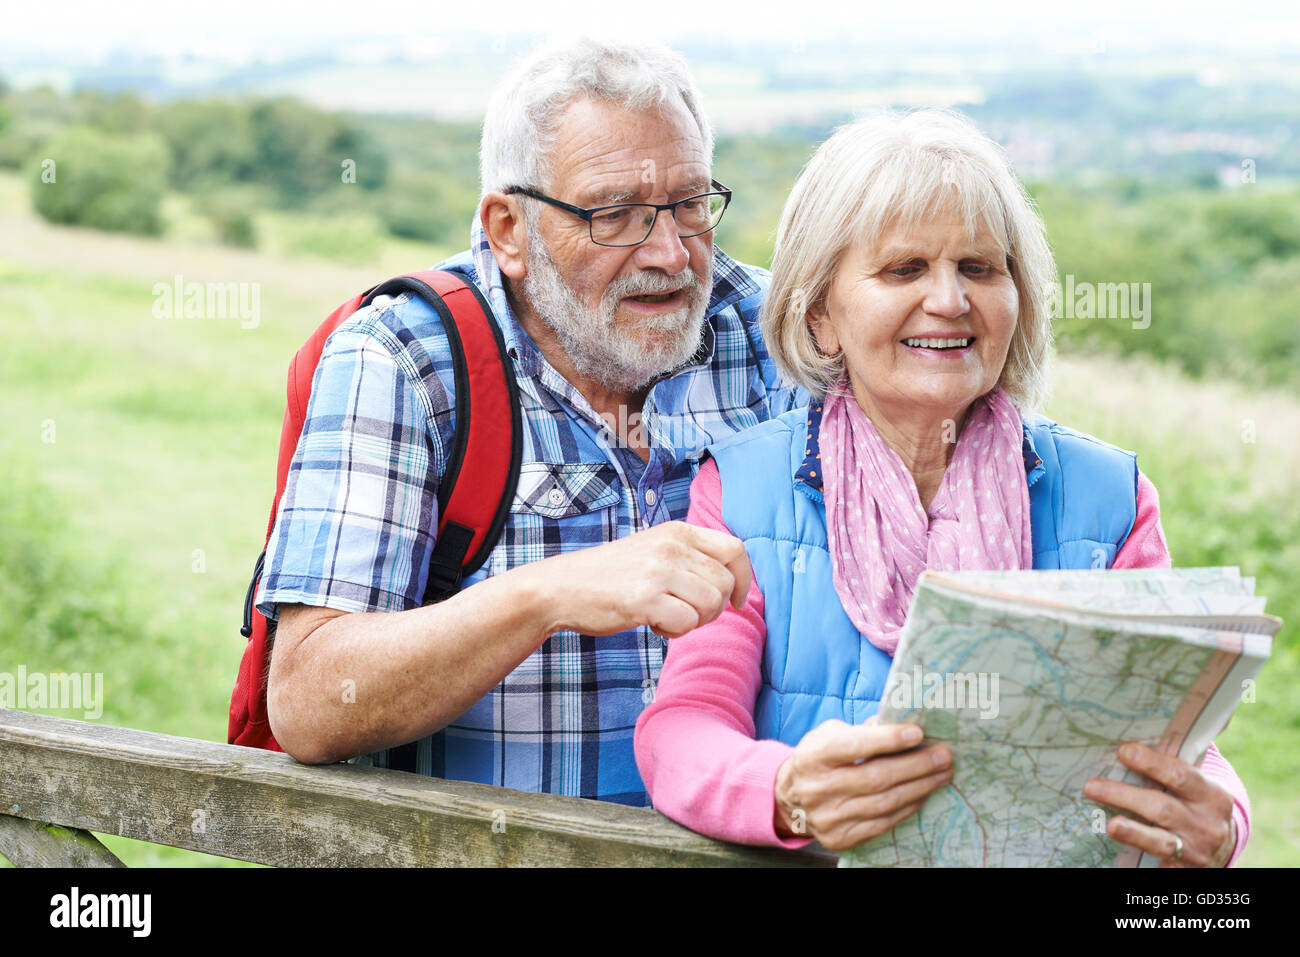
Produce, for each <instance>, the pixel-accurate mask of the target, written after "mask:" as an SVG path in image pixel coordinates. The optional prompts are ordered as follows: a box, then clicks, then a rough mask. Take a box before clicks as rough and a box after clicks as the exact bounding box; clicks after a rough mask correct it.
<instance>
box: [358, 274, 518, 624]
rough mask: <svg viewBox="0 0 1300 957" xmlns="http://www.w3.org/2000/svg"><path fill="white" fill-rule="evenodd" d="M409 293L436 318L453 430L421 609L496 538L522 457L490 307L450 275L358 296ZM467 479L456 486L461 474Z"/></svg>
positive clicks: (416, 277) (506, 360) (506, 366)
mask: <svg viewBox="0 0 1300 957" xmlns="http://www.w3.org/2000/svg"><path fill="white" fill-rule="evenodd" d="M402 293H411V294H413V295H416V296H419V297H420V298H421V299H423V300H424V301H425V302H427V303H428V304H429V305H430V306H431V307H432V308H433V309H434V310H435V311H436V312H437V313H438V315H439V317H440V318H441V319H442V324H443V328H444V329H445V330H446V333H447V342H448V344H449V346H450V348H451V359H452V370H453V377H454V379H455V393H456V409H455V418H456V430H455V434H454V436H453V438H452V444H451V448H450V449H449V450H448V452H447V457H446V461H445V469H444V471H443V476H442V480H441V482H439V484H438V537H437V540H436V541H435V544H434V548H433V554H432V555H431V556H430V558H429V573H428V577H427V580H426V584H425V591H424V604H426V605H427V604H429V603H431V602H435V601H441V600H442V599H444V598H447V597H449V596H450V595H453V594H455V593H456V592H457V591H459V590H460V584H461V581H462V580H463V578H464V576H465V575H468V574H471V573H472V572H474V571H476V570H478V569H479V568H480V567H482V565H483V563H484V562H485V561H487V557H488V555H489V554H491V551H492V548H493V546H494V545H495V544H496V541H497V539H498V538H499V537H500V535H501V529H502V528H503V527H504V526H505V522H506V518H507V517H508V516H509V514H510V504H511V501H512V500H513V498H514V490H515V486H516V485H517V484H518V482H519V464H520V460H521V458H522V456H523V435H522V427H521V414H520V409H519V386H518V383H517V382H516V381H515V377H514V373H513V369H512V363H511V360H510V356H509V354H508V353H507V352H506V345H505V339H504V338H503V336H502V335H501V329H500V327H498V326H497V324H496V322H495V320H494V319H493V318H492V309H491V307H490V306H489V305H488V304H487V302H486V301H485V300H484V299H483V294H482V293H480V292H479V290H478V289H477V287H475V286H474V285H473V284H472V283H467V282H465V281H464V280H463V279H462V278H461V277H460V276H458V275H456V274H455V273H452V272H444V271H439V270H426V271H424V272H418V273H411V274H409V275H406V276H398V277H397V278H395V279H390V280H388V281H387V282H385V283H381V284H380V285H378V286H376V287H375V288H374V289H372V290H370V292H369V293H367V294H366V297H365V299H363V300H362V302H361V305H362V306H366V305H369V304H370V303H371V302H372V301H373V300H374V299H375V298H376V297H377V296H397V295H401V294H402ZM462 473H465V474H467V475H468V476H469V480H468V481H466V482H460V481H458V480H459V478H460V476H461V474H462Z"/></svg>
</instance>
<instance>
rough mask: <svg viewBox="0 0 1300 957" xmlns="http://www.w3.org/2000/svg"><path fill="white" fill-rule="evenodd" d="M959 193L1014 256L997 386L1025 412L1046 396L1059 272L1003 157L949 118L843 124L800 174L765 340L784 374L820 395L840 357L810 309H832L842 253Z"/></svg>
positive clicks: (893, 116)
mask: <svg viewBox="0 0 1300 957" xmlns="http://www.w3.org/2000/svg"><path fill="white" fill-rule="evenodd" d="M954 196H955V198H956V202H957V204H958V210H959V212H960V213H961V215H962V218H963V220H964V221H965V223H966V226H967V229H968V230H969V232H970V234H971V235H972V236H974V234H975V233H976V232H977V231H978V229H979V227H980V226H983V227H985V228H987V229H988V230H989V232H990V233H991V234H992V235H993V237H994V238H995V239H996V240H997V242H998V243H999V245H1000V246H1001V248H1002V251H1003V252H1004V253H1005V254H1006V257H1007V263H1008V266H1009V268H1010V272H1011V277H1012V279H1013V280H1014V281H1015V285H1016V292H1017V294H1018V295H1019V300H1020V307H1019V313H1018V315H1017V317H1016V328H1015V331H1014V332H1013V333H1012V337H1011V344H1010V347H1009V348H1008V350H1007V359H1006V363H1005V364H1004V365H1003V368H1002V374H1001V376H1000V377H999V379H998V385H999V386H1000V387H1001V388H1002V390H1003V391H1004V392H1006V394H1007V396H1008V397H1009V398H1010V399H1011V400H1012V402H1014V403H1015V404H1016V406H1017V407H1018V408H1019V409H1020V410H1021V411H1025V412H1027V411H1031V410H1033V409H1035V408H1037V407H1038V405H1039V404H1040V403H1041V402H1042V401H1044V400H1045V399H1046V397H1047V391H1048V387H1047V386H1048V384H1047V361H1048V357H1049V354H1050V352H1051V344H1052V325H1051V310H1050V301H1049V291H1050V284H1051V282H1052V281H1053V280H1054V279H1055V278H1056V266H1055V263H1054V262H1053V260H1052V252H1051V249H1050V248H1049V246H1048V244H1047V237H1046V234H1045V231H1044V228H1043V221H1042V219H1041V218H1040V217H1039V215H1038V213H1037V211H1036V209H1035V208H1034V203H1033V200H1032V199H1030V197H1029V194H1028V193H1026V192H1025V189H1024V187H1023V186H1022V185H1021V184H1020V181H1019V180H1017V179H1016V177H1015V175H1014V174H1013V173H1012V172H1011V169H1010V166H1009V164H1008V162H1007V159H1006V156H1005V155H1004V154H1003V152H1002V150H1001V149H1000V148H999V147H998V145H997V144H996V143H994V142H993V141H992V140H991V139H989V138H988V137H987V136H985V135H984V134H983V133H981V132H980V131H979V129H977V128H976V126H975V124H974V123H972V122H971V121H970V120H969V119H967V118H966V117H964V116H962V115H960V114H958V113H955V112H952V111H949V110H918V111H915V112H911V113H894V112H881V113H877V114H873V115H869V116H866V117H864V118H862V119H860V120H857V121H855V122H853V123H850V124H848V125H846V126H842V127H840V128H839V129H837V130H836V131H835V132H834V134H833V135H832V136H831V137H830V139H828V140H827V141H826V142H825V143H823V144H822V145H821V147H820V148H818V150H817V152H816V153H815V154H814V155H813V157H812V159H811V160H809V161H808V165H807V166H805V167H804V170H803V172H802V173H801V174H800V175H799V179H798V181H797V182H796V183H795V185H794V189H793V190H792V191H791V193H790V198H789V199H788V200H787V201H786V204H785V210H784V211H783V212H782V214H781V225H780V227H779V229H778V230H777V236H776V250H775V253H774V255H773V258H772V284H771V286H770V288H769V289H768V293H767V296H766V300H765V302H764V304H763V312H762V329H763V337H764V341H765V342H766V344H767V348H768V351H769V353H770V354H771V356H772V359H773V361H774V362H775V363H776V366H777V369H778V370H779V371H780V373H781V376H782V378H783V379H785V380H786V381H787V382H789V383H794V384H796V385H801V386H803V387H804V388H806V389H808V390H809V391H810V392H812V393H813V394H815V395H818V396H823V395H825V394H826V390H827V388H828V387H829V386H830V385H832V384H833V383H834V382H836V381H837V380H838V379H839V378H840V377H841V376H842V375H843V373H844V356H843V353H839V354H837V355H835V356H827V355H826V354H824V353H823V352H822V351H821V350H820V349H819V348H818V346H817V341H816V339H815V338H814V336H813V331H812V328H811V326H810V324H809V322H808V310H809V309H810V308H811V307H813V306H817V305H819V304H822V303H824V302H825V299H826V296H827V294H828V292H829V290H830V286H831V282H832V281H833V279H834V277H835V272H836V270H837V269H838V267H839V263H840V261H841V259H842V258H843V256H844V254H845V252H846V251H847V250H848V249H849V248H850V247H852V246H853V245H854V244H856V243H860V242H861V243H866V244H867V245H868V246H872V245H874V244H875V243H877V242H878V241H879V239H880V237H881V236H882V235H883V233H884V231H885V230H886V229H888V228H890V227H892V226H895V225H897V226H898V227H900V228H902V229H904V230H907V229H909V228H911V227H912V226H914V225H915V224H917V223H918V222H920V221H921V220H922V219H924V218H926V217H927V216H928V215H931V214H932V213H933V212H934V211H935V210H936V209H938V208H939V207H940V206H941V205H942V204H944V203H946V202H949V201H951V199H952V198H953V197H954Z"/></svg>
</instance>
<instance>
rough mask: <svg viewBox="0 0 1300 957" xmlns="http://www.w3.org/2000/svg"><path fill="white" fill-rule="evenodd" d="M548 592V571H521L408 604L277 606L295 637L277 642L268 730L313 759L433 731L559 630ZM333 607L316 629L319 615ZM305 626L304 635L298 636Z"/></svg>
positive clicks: (285, 745)
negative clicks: (344, 610) (351, 608)
mask: <svg viewBox="0 0 1300 957" xmlns="http://www.w3.org/2000/svg"><path fill="white" fill-rule="evenodd" d="M545 591H546V589H545V588H544V586H543V581H542V577H541V576H537V575H534V574H532V573H531V572H530V570H529V568H528V566H524V567H521V568H518V569H515V570H513V571H511V572H508V573H506V574H503V575H499V576H495V577H493V578H489V579H487V580H485V581H483V582H480V583H478V584H476V585H474V586H473V587H471V588H467V589H465V590H464V591H462V592H459V593H457V594H456V595H453V596H452V597H451V598H448V599H447V600H446V601H443V602H439V603H438V604H436V605H426V606H424V607H422V608H414V609H411V610H409V611H403V612H366V613H356V614H337V613H331V612H329V611H328V610H326V609H317V608H308V607H306V606H288V607H286V608H283V609H281V625H280V627H281V629H283V628H285V626H286V625H287V626H289V629H290V632H291V634H290V635H281V634H277V638H276V645H277V647H276V650H275V653H274V656H273V658H272V663H271V675H270V681H269V684H268V689H267V710H268V714H269V716H270V720H271V730H272V731H273V733H274V734H275V736H276V739H277V740H278V741H279V743H280V746H281V747H282V748H284V749H285V750H286V751H287V752H288V753H289V754H291V755H293V756H294V757H296V758H298V760H300V761H304V762H307V763H311V764H324V763H328V762H333V761H340V760H345V759H347V758H349V757H352V756H353V755H357V754H364V753H366V752H368V751H374V750H378V749H381V748H386V747H392V746H394V745H397V744H402V743H405V742H408V741H415V740H418V739H420V738H423V737H425V736H426V735H429V734H432V733H433V732H434V731H437V730H438V729H439V728H442V727H444V726H445V725H447V724H448V723H450V722H451V721H452V720H454V719H455V718H456V717H458V716H459V715H461V714H463V713H464V712H465V711H467V710H468V709H469V708H470V707H471V706H472V705H473V704H474V703H475V702H477V701H478V700H479V699H480V698H482V697H483V696H484V695H485V694H487V693H488V692H489V691H491V690H492V688H493V687H495V686H496V685H497V684H498V683H499V682H500V681H501V680H502V679H503V678H504V677H505V676H506V675H508V674H509V673H510V672H511V671H513V670H514V669H515V668H516V667H517V666H518V665H519V663H520V662H522V661H523V660H524V659H525V658H527V657H528V656H529V655H530V654H532V652H533V651H535V650H536V649H537V648H538V647H539V646H540V645H541V644H542V643H543V642H544V641H545V640H546V638H547V637H548V636H549V635H550V634H551V632H552V631H553V630H554V625H556V624H557V623H558V622H557V621H556V620H555V618H554V617H553V615H554V602H553V600H552V598H553V596H548V595H547V594H546V593H545ZM331 614H332V615H333V617H328V618H327V619H326V620H324V621H322V622H321V623H319V624H315V625H314V627H313V616H314V615H324V616H329V615H331ZM306 628H310V630H309V631H307V632H306V634H305V636H303V637H300V638H297V636H296V635H292V632H293V630H294V629H306ZM285 637H290V638H291V640H290V641H289V642H284V641H283V638H285ZM294 638H297V640H293V639H294Z"/></svg>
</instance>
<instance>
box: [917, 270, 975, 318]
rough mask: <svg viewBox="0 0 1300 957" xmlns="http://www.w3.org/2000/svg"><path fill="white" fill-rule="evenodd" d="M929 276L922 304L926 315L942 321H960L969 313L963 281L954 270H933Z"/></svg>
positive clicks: (968, 302)
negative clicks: (937, 317)
mask: <svg viewBox="0 0 1300 957" xmlns="http://www.w3.org/2000/svg"><path fill="white" fill-rule="evenodd" d="M930 276H931V279H930V286H929V289H927V290H926V295H925V302H923V303H922V307H923V308H924V309H925V311H926V312H927V313H929V314H930V315H932V316H939V317H940V318H943V319H960V318H961V317H962V316H964V315H966V313H968V312H969V311H970V300H969V299H967V298H966V284H965V280H964V279H963V278H962V276H961V274H959V273H958V272H957V270H956V269H934V270H932V271H931V273H930Z"/></svg>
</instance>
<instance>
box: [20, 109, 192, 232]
mask: <svg viewBox="0 0 1300 957" xmlns="http://www.w3.org/2000/svg"><path fill="white" fill-rule="evenodd" d="M42 152H44V153H45V154H46V155H45V157H44V158H43V159H42V160H41V161H40V162H38V163H37V164H36V168H35V170H34V171H33V174H32V178H31V196H32V205H33V206H34V207H35V209H36V211H37V212H38V213H40V215H42V216H44V217H45V218H46V219H47V220H49V221H50V222H52V223H65V224H75V225H80V226H91V227H94V228H96V229H108V230H118V231H123V232H132V233H147V234H157V233H160V232H162V226H163V222H162V216H161V205H162V198H163V194H164V193H165V192H166V189H167V171H168V166H169V163H170V156H169V154H168V151H167V143H166V142H165V141H164V140H163V139H162V137H160V136H158V135H157V134H156V133H144V134H136V135H131V136H126V135H115V134H110V133H104V132H101V131H99V130H95V129H92V128H89V127H70V128H68V129H66V130H64V131H62V132H61V133H59V134H58V135H56V136H55V137H54V138H53V139H51V140H50V141H49V142H48V143H46V144H45V148H44V150H43V151H42Z"/></svg>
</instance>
